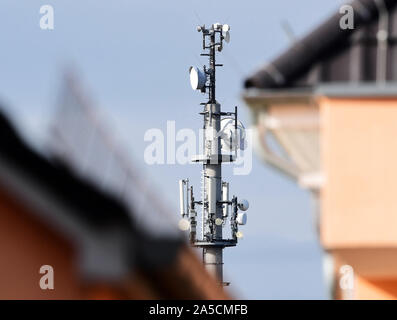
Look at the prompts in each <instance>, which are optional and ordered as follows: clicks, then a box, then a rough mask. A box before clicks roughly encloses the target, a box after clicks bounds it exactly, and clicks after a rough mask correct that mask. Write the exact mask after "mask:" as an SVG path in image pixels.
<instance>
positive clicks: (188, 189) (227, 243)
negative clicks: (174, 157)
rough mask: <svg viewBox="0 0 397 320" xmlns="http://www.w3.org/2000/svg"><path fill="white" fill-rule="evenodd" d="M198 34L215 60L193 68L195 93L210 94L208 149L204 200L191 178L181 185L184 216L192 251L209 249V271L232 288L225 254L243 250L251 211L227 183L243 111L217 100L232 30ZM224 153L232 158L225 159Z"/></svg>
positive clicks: (195, 159) (203, 159)
mask: <svg viewBox="0 0 397 320" xmlns="http://www.w3.org/2000/svg"><path fill="white" fill-rule="evenodd" d="M197 30H198V31H199V32H201V33H202V36H203V50H204V51H205V52H204V53H202V54H201V56H207V57H208V59H209V63H208V66H204V67H203V69H202V70H200V69H198V68H195V67H191V68H190V80H191V85H192V88H193V89H195V90H200V91H201V92H203V93H208V101H207V102H205V103H202V104H201V105H203V111H202V112H200V115H202V116H203V120H204V125H203V129H204V144H203V146H204V150H203V153H202V155H198V156H195V157H193V159H192V161H193V162H200V163H202V165H203V171H202V181H201V183H202V186H201V200H200V201H196V200H195V198H194V193H193V187H192V186H190V185H189V180H188V179H185V180H180V182H179V185H180V207H181V212H180V213H181V215H182V218H183V220H182V222H184V225H185V226H186V227H187V228H186V229H189V230H190V233H189V239H190V242H191V244H192V246H194V247H199V248H202V250H203V263H204V265H205V267H206V269H207V270H208V271H209V272H210V273H212V274H213V275H215V276H216V277H217V278H218V279H219V280H220V282H221V283H222V284H223V285H227V284H228V283H225V282H223V249H224V248H225V247H233V246H236V245H237V240H238V238H239V237H241V235H242V234H241V232H239V231H238V226H239V225H243V224H245V222H246V215H245V213H239V212H238V211H239V209H240V210H242V211H245V210H247V209H248V202H247V201H245V200H243V201H242V202H241V203H239V202H238V201H237V197H236V196H233V197H232V199H231V200H230V199H229V183H226V182H224V181H223V180H222V163H224V162H233V161H235V159H236V156H237V148H238V147H237V145H238V144H237V141H239V138H240V131H241V130H242V129H243V126H242V124H241V123H240V122H238V119H237V107H235V110H234V112H222V110H221V105H220V104H219V103H218V102H217V100H216V86H215V83H216V68H217V67H220V66H222V65H221V64H217V63H216V52H217V51H218V52H220V51H222V49H223V42H224V41H226V42H229V37H230V36H229V30H230V27H229V26H228V25H221V24H219V23H216V24H213V25H212V26H211V27H210V28H208V29H207V28H206V27H205V26H199V27H197ZM226 119H229V120H230V121H226V123H227V125H225V126H224V125H223V124H222V120H226ZM231 121H232V122H231ZM230 123H231V125H230ZM225 139H226V140H227V141H225ZM224 142H227V143H229V146H230V148H226V147H225V148H224V147H223V146H225V143H224ZM222 143H223V144H222ZM233 146H234V147H233ZM223 149H226V151H228V153H226V154H225V153H224V151H225V150H223ZM197 205H199V206H201V207H202V210H201V214H202V216H201V224H202V225H201V227H202V228H201V234H199V236H198V235H197V230H196V229H197V211H196V206H197ZM230 207H231V214H229V208H230ZM227 221H229V222H230V235H231V237H230V238H225V237H224V232H223V231H224V228H225V226H226V224H227Z"/></svg>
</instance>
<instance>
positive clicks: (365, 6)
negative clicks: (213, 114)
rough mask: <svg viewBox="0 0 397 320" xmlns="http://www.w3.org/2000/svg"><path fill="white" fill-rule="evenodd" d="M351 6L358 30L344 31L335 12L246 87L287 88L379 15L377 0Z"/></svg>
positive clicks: (389, 0)
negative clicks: (327, 53) (316, 62)
mask: <svg viewBox="0 0 397 320" xmlns="http://www.w3.org/2000/svg"><path fill="white" fill-rule="evenodd" d="M384 3H385V5H386V7H387V8H388V9H389V10H390V9H392V8H393V7H394V6H396V5H397V1H396V0H384ZM349 4H350V5H351V6H353V8H354V13H355V16H354V23H355V29H353V30H351V29H346V30H342V29H341V28H340V26H339V21H340V18H341V14H340V13H339V12H337V13H335V14H334V15H332V16H331V17H330V18H329V19H328V20H326V21H325V22H324V23H323V24H321V25H320V26H319V27H318V28H316V29H315V30H314V31H312V32H311V33H309V34H308V35H307V36H305V37H303V38H302V39H301V40H300V41H297V42H296V43H295V44H294V45H293V46H292V47H290V48H289V49H288V50H286V51H285V52H284V53H283V54H281V55H280V56H279V57H278V58H276V59H275V60H273V61H272V62H271V63H270V64H268V65H266V66H265V67H263V68H262V69H260V70H259V71H257V72H256V73H255V74H254V75H252V76H251V77H249V78H247V79H246V80H245V82H244V86H245V88H252V87H256V88H276V87H280V86H283V85H285V84H286V83H287V82H288V81H289V80H290V79H292V78H294V77H296V76H297V75H299V74H300V73H301V72H304V71H305V70H307V68H309V67H310V65H312V64H313V63H314V62H315V61H316V60H317V59H318V58H319V57H320V56H321V55H322V54H324V53H325V52H327V51H328V50H329V49H330V48H332V47H333V46H335V44H336V43H339V42H340V41H343V40H345V39H347V38H348V37H350V35H351V34H352V33H353V32H354V31H355V30H356V29H358V28H360V27H361V26H363V25H365V24H368V23H370V22H371V21H373V20H374V19H375V18H377V17H378V15H379V11H378V7H377V4H376V0H355V1H353V2H352V3H349Z"/></svg>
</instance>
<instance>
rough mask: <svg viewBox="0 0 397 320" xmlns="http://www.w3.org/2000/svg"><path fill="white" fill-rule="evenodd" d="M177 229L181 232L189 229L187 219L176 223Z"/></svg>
mask: <svg viewBox="0 0 397 320" xmlns="http://www.w3.org/2000/svg"><path fill="white" fill-rule="evenodd" d="M178 227H179V229H180V230H182V231H187V230H189V228H190V222H189V221H188V220H187V219H181V220H179V222H178Z"/></svg>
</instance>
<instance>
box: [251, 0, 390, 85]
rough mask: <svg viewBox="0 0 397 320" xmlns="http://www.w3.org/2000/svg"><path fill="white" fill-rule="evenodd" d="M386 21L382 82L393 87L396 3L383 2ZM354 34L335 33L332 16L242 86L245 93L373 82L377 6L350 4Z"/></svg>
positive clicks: (363, 0)
mask: <svg viewBox="0 0 397 320" xmlns="http://www.w3.org/2000/svg"><path fill="white" fill-rule="evenodd" d="M383 3H384V7H383V8H385V9H386V10H387V12H388V13H387V16H388V18H389V19H388V29H389V32H388V39H387V41H386V44H387V45H386V50H387V53H386V59H385V60H386V61H383V62H384V63H386V64H387V65H386V68H385V69H386V74H385V79H384V80H386V81H397V59H396V58H397V41H396V40H397V10H395V8H396V5H397V1H396V0H383ZM348 4H350V5H351V6H352V7H353V9H354V25H355V28H354V29H346V30H344V29H341V28H340V19H341V17H342V16H343V15H342V14H341V13H339V12H337V13H335V14H334V15H332V16H331V17H330V18H329V19H328V20H327V21H325V22H324V23H323V24H322V25H320V26H319V27H318V28H316V29H315V30H314V31H312V32H311V33H309V34H308V35H307V36H305V37H303V38H302V39H301V40H299V41H297V42H296V43H295V44H293V45H292V46H291V47H290V48H289V49H288V50H287V51H285V52H284V53H283V54H281V55H280V56H279V57H277V58H276V59H275V60H274V61H272V62H271V63H269V64H267V65H266V66H264V67H263V68H261V69H260V70H258V71H257V72H255V73H254V74H253V75H252V76H250V77H248V78H247V79H246V80H245V82H244V86H245V88H259V89H266V88H267V89H272V88H292V87H311V86H314V85H316V84H318V83H327V82H356V83H357V82H373V81H376V79H377V76H376V73H377V69H376V68H377V67H376V66H377V48H378V45H379V42H378V39H377V32H378V30H379V29H378V21H379V16H380V14H379V13H380V12H381V10H382V0H355V1H353V2H352V3H348Z"/></svg>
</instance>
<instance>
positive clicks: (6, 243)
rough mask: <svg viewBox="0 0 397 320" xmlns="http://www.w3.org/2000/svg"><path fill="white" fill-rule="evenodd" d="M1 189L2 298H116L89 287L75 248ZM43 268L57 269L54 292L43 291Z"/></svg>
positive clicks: (118, 294) (117, 293) (115, 292)
mask: <svg viewBox="0 0 397 320" xmlns="http://www.w3.org/2000/svg"><path fill="white" fill-rule="evenodd" d="M22 203H23V202H19V201H17V200H16V199H14V198H12V197H10V196H9V195H8V194H7V193H5V192H4V190H2V189H0V221H1V223H0V252H1V256H0V299H84V298H89V299H91V298H92V299H112V298H113V299H114V298H122V297H123V295H122V294H121V292H120V291H118V290H113V289H112V288H109V287H107V286H100V285H99V284H98V285H96V286H94V287H92V286H86V285H85V284H84V282H83V281H82V279H81V278H80V277H79V275H78V273H77V270H78V268H77V266H76V265H75V262H76V257H75V253H74V250H73V248H72V247H71V246H70V245H69V243H68V242H66V241H65V240H64V239H62V238H61V237H60V236H59V235H57V234H55V233H54V232H52V231H50V229H49V228H48V227H46V226H45V225H44V224H43V223H42V222H41V221H39V220H37V219H35V218H34V216H33V215H32V214H31V213H29V209H28V208H26V207H25V206H23V205H22ZM42 265H51V266H52V267H53V269H54V289H53V290H42V289H41V288H40V286H39V281H40V278H41V277H42V276H43V274H40V273H39V270H40V267H41V266H42Z"/></svg>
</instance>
